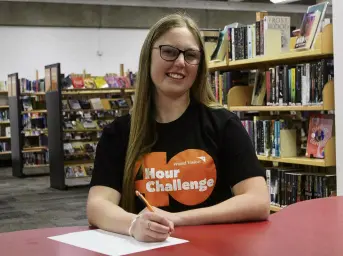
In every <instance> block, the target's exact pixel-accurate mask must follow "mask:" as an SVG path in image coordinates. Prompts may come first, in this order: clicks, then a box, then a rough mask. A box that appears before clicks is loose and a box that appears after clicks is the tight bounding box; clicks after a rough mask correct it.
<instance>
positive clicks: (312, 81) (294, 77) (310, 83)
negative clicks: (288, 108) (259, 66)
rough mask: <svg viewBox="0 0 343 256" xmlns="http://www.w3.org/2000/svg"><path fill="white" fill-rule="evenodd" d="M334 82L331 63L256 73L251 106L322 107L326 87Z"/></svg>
mask: <svg viewBox="0 0 343 256" xmlns="http://www.w3.org/2000/svg"><path fill="white" fill-rule="evenodd" d="M333 79H334V66H333V60H332V59H321V60H318V61H313V62H310V63H302V64H297V65H281V66H276V67H273V68H269V70H267V71H265V72H263V71H260V70H257V74H256V80H255V84H254V86H255V88H254V89H255V90H254V92H253V96H252V101H251V104H252V105H269V106H270V105H319V104H323V89H324V86H325V85H326V84H327V83H328V82H329V81H333Z"/></svg>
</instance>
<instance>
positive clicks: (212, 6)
mask: <svg viewBox="0 0 343 256" xmlns="http://www.w3.org/2000/svg"><path fill="white" fill-rule="evenodd" d="M2 1H8V2H41V3H69V4H91V5H113V6H129V7H163V8H182V9H203V10H204V9H205V10H226V11H253V12H257V11H261V10H264V11H267V12H270V13H305V12H306V11H307V8H308V6H309V5H313V4H315V3H316V0H300V1H298V2H293V3H289V4H273V3H271V2H270V0H25V1H24V0H2ZM331 13H332V8H331V7H329V8H328V9H327V14H331Z"/></svg>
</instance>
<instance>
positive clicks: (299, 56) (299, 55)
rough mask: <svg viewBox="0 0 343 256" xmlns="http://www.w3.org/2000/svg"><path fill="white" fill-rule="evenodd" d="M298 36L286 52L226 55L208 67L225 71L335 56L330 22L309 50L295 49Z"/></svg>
mask: <svg viewBox="0 0 343 256" xmlns="http://www.w3.org/2000/svg"><path fill="white" fill-rule="evenodd" d="M295 41H296V37H292V38H291V40H290V51H289V52H286V53H279V54H273V55H269V56H258V57H255V58H251V59H243V60H235V61H230V60H229V59H228V57H227V55H226V57H225V60H223V61H210V62H209V64H208V68H209V71H210V72H214V71H225V70H233V69H256V68H261V67H263V66H265V67H268V66H276V65H280V64H288V63H296V62H305V61H311V60H317V59H323V58H328V57H332V56H333V26H332V24H328V25H326V26H325V27H324V29H323V31H322V32H321V33H319V34H318V35H317V37H316V41H315V44H314V47H313V49H311V50H307V51H305V50H304V51H297V50H294V45H295Z"/></svg>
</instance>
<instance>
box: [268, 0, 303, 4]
mask: <svg viewBox="0 0 343 256" xmlns="http://www.w3.org/2000/svg"><path fill="white" fill-rule="evenodd" d="M299 1H300V0H270V2H272V3H274V4H288V3H293V2H299Z"/></svg>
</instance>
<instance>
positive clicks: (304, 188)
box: [266, 167, 336, 207]
mask: <svg viewBox="0 0 343 256" xmlns="http://www.w3.org/2000/svg"><path fill="white" fill-rule="evenodd" d="M266 178H267V185H268V188H269V192H270V201H271V204H272V205H275V206H279V207H284V206H287V205H291V204H294V203H297V202H300V201H305V200H311V199H316V198H324V197H330V196H336V175H335V174H326V173H308V172H304V171H303V169H300V168H290V167H279V168H267V169H266Z"/></svg>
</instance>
